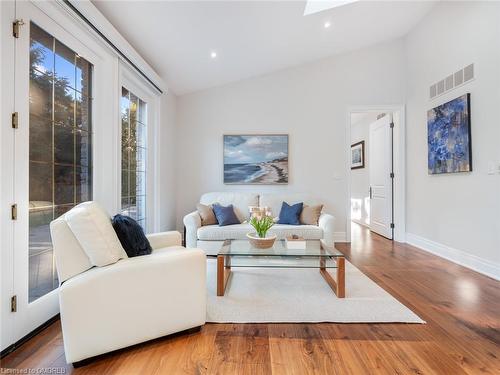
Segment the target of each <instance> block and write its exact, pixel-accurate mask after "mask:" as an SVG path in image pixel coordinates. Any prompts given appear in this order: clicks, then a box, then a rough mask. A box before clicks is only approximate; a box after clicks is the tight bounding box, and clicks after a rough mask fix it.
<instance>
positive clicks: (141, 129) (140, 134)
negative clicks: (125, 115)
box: [136, 122, 146, 148]
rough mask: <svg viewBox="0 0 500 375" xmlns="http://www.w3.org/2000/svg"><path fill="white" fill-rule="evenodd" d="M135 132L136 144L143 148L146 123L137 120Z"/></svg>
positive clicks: (144, 145)
mask: <svg viewBox="0 0 500 375" xmlns="http://www.w3.org/2000/svg"><path fill="white" fill-rule="evenodd" d="M136 132H137V146H138V147H143V148H144V147H146V125H144V124H141V123H140V122H138V123H137V125H136Z"/></svg>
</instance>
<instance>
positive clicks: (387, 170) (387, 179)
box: [369, 114, 393, 239]
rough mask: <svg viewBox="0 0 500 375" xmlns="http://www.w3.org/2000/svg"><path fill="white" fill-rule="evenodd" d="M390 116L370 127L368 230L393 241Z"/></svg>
mask: <svg viewBox="0 0 500 375" xmlns="http://www.w3.org/2000/svg"><path fill="white" fill-rule="evenodd" d="M391 123H392V115H391V114H388V115H386V116H384V117H382V118H381V119H379V120H377V121H375V122H374V123H372V124H370V150H369V158H370V159H369V160H370V168H369V174H370V229H371V230H372V231H373V232H376V233H378V234H380V235H382V236H384V237H387V238H390V239H392V238H393V228H392V227H391V223H392V204H393V202H392V194H393V192H392V178H391V173H392V128H391Z"/></svg>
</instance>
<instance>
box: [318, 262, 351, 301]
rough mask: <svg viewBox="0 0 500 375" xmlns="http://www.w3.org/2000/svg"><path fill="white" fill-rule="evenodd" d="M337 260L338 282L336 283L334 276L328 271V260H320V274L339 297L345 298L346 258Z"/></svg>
mask: <svg viewBox="0 0 500 375" xmlns="http://www.w3.org/2000/svg"><path fill="white" fill-rule="evenodd" d="M335 259H336V262H337V281H335V280H334V279H333V277H332V275H330V273H329V272H328V271H327V270H326V260H325V259H323V258H321V259H320V263H319V272H320V273H321V276H323V278H324V279H325V281H326V283H327V284H328V285H330V288H332V290H333V292H334V293H335V294H336V295H337V297H338V298H345V258H344V257H338V258H335Z"/></svg>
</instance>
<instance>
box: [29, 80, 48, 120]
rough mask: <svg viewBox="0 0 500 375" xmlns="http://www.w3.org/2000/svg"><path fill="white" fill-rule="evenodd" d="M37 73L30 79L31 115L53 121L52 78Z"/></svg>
mask: <svg viewBox="0 0 500 375" xmlns="http://www.w3.org/2000/svg"><path fill="white" fill-rule="evenodd" d="M35 73H36V74H34V75H32V76H31V79H30V114H31V115H34V116H37V117H39V118H42V119H45V120H47V121H52V78H50V77H48V76H46V75H43V74H39V73H38V72H35Z"/></svg>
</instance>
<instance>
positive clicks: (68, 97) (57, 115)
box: [54, 86, 76, 126]
mask: <svg viewBox="0 0 500 375" xmlns="http://www.w3.org/2000/svg"><path fill="white" fill-rule="evenodd" d="M75 96H76V92H75V90H73V89H69V88H64V89H63V88H61V87H59V88H58V87H57V86H55V88H54V121H55V122H57V123H59V124H62V125H66V126H75Z"/></svg>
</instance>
